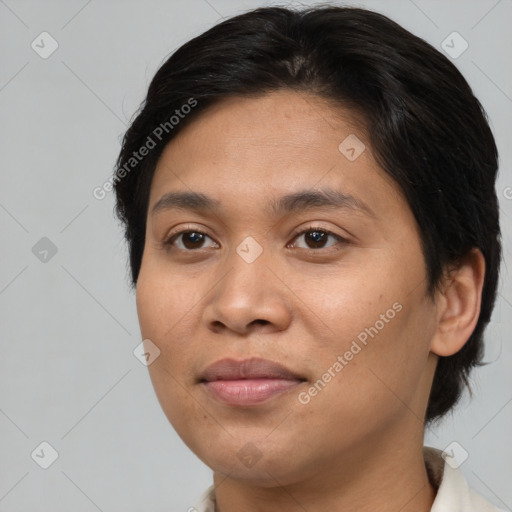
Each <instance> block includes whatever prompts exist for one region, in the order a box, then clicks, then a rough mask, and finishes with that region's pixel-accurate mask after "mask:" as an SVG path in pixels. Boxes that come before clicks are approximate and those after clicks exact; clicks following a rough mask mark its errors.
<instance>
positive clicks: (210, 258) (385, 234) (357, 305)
mask: <svg viewBox="0 0 512 512" xmlns="http://www.w3.org/2000/svg"><path fill="white" fill-rule="evenodd" d="M358 126H359V124H358V123H357V122H356V119H355V118H354V117H353V116H352V115H351V114H350V113H349V112H348V111H346V110H343V109H340V108H338V109H333V108H332V106H328V105H327V104H326V103H325V102H324V101H323V100H321V99H320V98H317V97H315V96H312V95H308V94H304V93H297V92H292V91H279V92H274V93H271V94H268V95H265V96H262V97H259V98H250V99H247V98H246V99H243V98H229V99H227V100H222V102H220V103H218V104H216V105H214V106H213V107H210V109H209V110H208V113H207V115H206V114H205V113H203V114H201V115H200V116H199V117H198V118H196V119H195V120H194V121H193V122H192V123H190V124H189V125H188V126H186V127H185V128H184V129H183V131H182V132H180V133H179V134H178V136H177V137H176V138H174V139H173V140H172V141H171V142H170V143H169V144H168V145H167V147H166V148H165V150H164V152H163V154H162V156H161V158H160V160H159V162H158V165H157V168H156V171H155V175H154V178H153V181H152V184H151V191H150V200H149V210H148V212H149V213H148V216H147V233H146V241H145V249H144V255H143V260H142V267H141V271H140V275H139V279H138V284H137V295H136V297H137V311H138V316H139V322H140V326H141V333H142V336H143V338H145V339H150V340H151V341H152V342H153V343H154V344H155V345H156V346H157V347H158V348H159V350H160V351H161V352H160V355H159V357H158V358H157V359H155V361H154V362H153V363H152V364H151V365H150V366H149V372H150V376H151V380H152V383H153V386H154V388H155V391H156V394H157V396H158V400H159V402H160V404H161V406H162V409H163V411H164V412H165V414H166V416H167V418H168V419H169V421H170V422H171V424H172V425H173V427H174V428H175V430H176V431H177V433H178V434H179V436H180V437H181V438H182V439H183V441H184V442H185V443H186V444H187V445H188V446H189V448H190V449H191V450H192V451H193V452H194V453H195V454H196V455H197V456H198V457H199V458H200V459H201V460H202V461H204V462H205V464H207V465H208V466H209V467H210V468H212V470H213V472H214V483H215V486H216V497H217V510H218V511H221V512H230V511H239V510H245V511H248V512H252V511H274V510H276V511H277V510H279V511H299V510H300V511H304V510H307V511H310V512H314V511H320V510H327V509H330V510H343V511H359V512H361V511H367V510H368V511H370V510H371V511H375V510H379V511H384V512H385V511H388V510H389V511H395V512H396V511H397V510H401V511H402V512H407V511H415V512H418V511H428V510H430V508H431V506H432V502H433V500H434V497H435V489H434V488H433V487H432V486H431V485H430V483H429V481H428V477H427V473H426V470H425V466H424V461H423V456H422V446H423V434H424V421H423V419H424V414H425V409H426V405H427V400H428V394H429V391H430V387H431V383H432V378H433V375H434V370H435V367H436V362H437V357H438V356H439V355H450V354H453V353H455V352H457V351H458V350H459V349H460V348H461V347H462V346H463V344H464V343H465V342H466V341H467V339H468V338H469V336H470V334H471V333H472V331H473V329H474V327H475V325H476V322H477V320H478V314H479V311H480V296H481V290H482V284H483V277H484V262H483V257H482V255H481V253H480V252H479V251H478V250H474V251H472V252H471V253H470V254H469V255H468V257H467V258H466V260H465V261H464V262H463V263H462V264H461V265H460V267H459V268H458V269H455V270H454V271H452V273H451V274H450V275H448V276H447V278H446V280H445V281H444V282H443V285H442V286H441V288H440V291H439V292H437V294H436V297H435V300H431V299H430V298H429V297H428V296H427V293H426V285H427V282H426V268H425V262H424V258H423V255H422V251H421V247H420V236H419V231H418V227H417V224H416V222H415V219H414V217H413V215H412V212H411V210H410V208H409V206H408V204H407V202H406V200H405V199H404V197H403V195H402V193H401V190H400V189H399V187H398V185H397V184H396V183H395V182H394V181H393V180H392V179H391V178H390V177H389V176H388V175H387V174H386V173H385V172H384V171H383V170H382V169H381V168H380V167H379V166H378V165H377V164H376V162H375V160H374V158H373V156H372V152H371V148H370V145H369V142H368V140H367V138H366V137H365V135H364V130H361V129H359V128H358ZM350 134H355V135H356V136H357V137H358V138H359V139H360V140H361V141H362V142H364V144H365V145H366V150H365V151H364V152H363V153H362V154H361V155H360V156H359V157H358V158H357V159H355V160H354V161H350V160H349V159H348V158H346V156H345V155H344V154H342V153H341V152H340V151H339V150H338V146H339V144H340V142H341V141H343V140H344V139H345V138H346V137H347V136H348V135H350ZM327 186H328V187H331V188H334V189H336V190H339V191H342V192H344V193H346V194H351V195H353V196H355V197H356V198H358V199H359V200H361V201H364V203H366V205H368V206H369V207H370V208H371V210H372V211H373V214H374V215H369V214H366V213H364V212H362V211H358V210H353V209H349V208H332V207H315V208H311V209H302V210H301V211H299V212H295V213H292V214H286V213H283V214H280V215H278V216H275V215H273V214H271V213H270V212H268V211H267V210H266V209H265V205H266V204H267V202H268V201H269V200H271V199H275V198H278V197H280V196H282V195H284V194H288V193H290V192H294V191H298V190H303V189H307V190H317V189H320V188H323V187H327ZM170 191H189V192H190V191H194V192H201V193H204V194H206V195H208V196H211V197H213V198H215V199H217V200H219V201H220V204H221V206H220V209H219V210H218V211H215V212H213V211H208V210H206V211H192V210H182V209H167V210H162V211H159V212H158V213H156V214H154V215H153V214H152V213H151V210H152V208H153V206H154V205H155V204H156V202H157V201H158V200H159V199H160V198H161V197H162V196H163V195H164V194H165V193H167V192H170ZM311 225H314V226H315V227H316V228H317V229H323V230H328V231H331V232H333V233H334V234H335V235H337V236H340V237H342V238H344V239H345V241H340V240H339V239H337V238H336V237H332V236H331V237H329V238H328V239H327V240H325V242H324V243H323V244H324V245H322V244H317V245H315V243H314V239H311V237H310V236H308V233H302V234H298V235H297V236H294V234H295V233H296V232H297V231H300V232H303V231H304V230H307V229H310V228H311ZM187 230H188V231H196V232H197V231H200V232H204V233H206V235H207V236H206V237H204V240H203V241H202V242H201V241H199V242H197V240H195V241H194V239H192V240H191V238H190V236H188V237H187V235H186V234H185V235H183V236H178V237H177V239H174V246H173V245H167V246H166V245H165V243H164V242H165V240H166V239H168V238H169V235H172V234H173V233H175V232H176V231H187ZM189 235H190V233H189ZM247 236H251V237H253V238H254V239H255V240H256V241H257V242H258V243H259V245H260V246H261V248H262V249H263V252H262V253H261V254H260V255H259V257H258V258H257V259H255V261H253V262H252V263H248V262H247V261H245V260H244V259H243V258H242V257H241V256H240V255H239V253H237V251H236V248H237V247H238V246H239V245H240V244H241V242H242V241H243V240H244V239H245V238H246V237H247ZM185 244H188V245H185ZM194 244H195V245H194ZM190 247H192V248H190ZM194 247H197V248H194ZM308 247H309V248H310V250H309V251H308V250H307V249H308ZM394 303H399V304H400V305H401V306H402V308H401V310H400V311H399V312H396V314H395V315H394V318H392V319H391V320H388V322H386V323H385V325H384V327H383V328H382V329H380V330H379V332H378V334H377V335H375V337H374V338H369V340H368V343H367V345H366V346H362V349H361V350H360V351H359V352H358V353H357V354H356V355H354V357H353V359H352V360H350V361H348V362H347V364H346V365H344V366H343V369H342V370H341V371H339V372H337V373H336V376H335V377H333V378H332V379H331V380H330V382H328V384H327V385H326V386H325V387H323V388H322V389H321V391H319V392H317V394H316V395H315V396H313V397H311V399H310V401H309V402H308V403H307V404H304V403H301V402H300V401H299V400H298V395H299V393H300V392H307V391H308V389H310V388H311V386H312V385H313V384H314V383H315V382H317V380H318V379H319V378H321V377H322V375H323V374H325V372H326V371H327V370H328V369H329V368H332V366H333V363H334V362H335V361H336V360H337V357H338V356H339V355H343V354H345V352H347V350H349V348H350V346H351V343H352V341H353V340H355V339H357V335H358V334H359V333H361V332H362V331H364V329H365V328H368V327H370V326H374V325H375V324H376V321H377V320H379V319H380V318H381V316H380V315H382V314H385V313H386V311H387V310H389V309H390V308H392V305H393V304H394ZM252 356H256V357H262V358H265V359H270V360H272V361H275V362H278V363H281V364H283V365H284V366H286V367H288V368H289V369H290V370H292V371H294V372H296V373H298V374H300V375H301V376H302V377H304V378H305V379H306V382H303V383H301V384H299V385H298V386H296V387H294V388H292V389H290V390H288V391H286V392H284V393H282V394H280V395H278V396H275V397H273V398H271V399H269V400H267V401H266V402H264V403H262V404H260V405H258V406H256V407H245V408H244V407H233V406H229V405H226V404H221V403H220V402H218V401H216V400H213V399H212V398H211V396H209V395H208V394H207V393H206V392H205V390H204V389H203V386H202V385H201V384H199V383H198V376H199V374H200V373H201V372H202V371H203V370H204V369H205V368H206V367H207V366H208V365H210V364H211V363H213V362H215V361H218V360H219V359H223V358H225V357H231V358H234V359H238V360H240V359H244V358H248V357H252ZM302 396H304V395H302ZM247 443H252V445H253V446H252V445H251V448H248V447H247ZM244 447H245V448H244ZM241 449H242V450H246V451H247V450H250V451H251V453H253V452H254V454H256V455H257V456H258V457H259V459H258V460H257V461H256V462H255V463H254V464H253V465H252V466H251V467H247V466H246V465H245V464H244V463H243V461H242V460H241V458H240V457H239V456H237V453H238V452H239V450H241ZM242 453H245V452H244V451H242Z"/></svg>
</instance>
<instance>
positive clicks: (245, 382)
mask: <svg viewBox="0 0 512 512" xmlns="http://www.w3.org/2000/svg"><path fill="white" fill-rule="evenodd" d="M301 383H302V381H299V380H285V379H240V380H215V381H210V382H204V383H203V384H204V386H205V387H206V389H208V391H209V392H210V393H211V394H212V395H213V396H214V397H215V398H217V399H218V400H220V401H221V402H223V403H226V404H229V405H239V406H242V405H254V404H259V403H261V402H264V401H265V400H268V399H269V398H271V397H273V396H276V395H279V394H281V393H284V392H285V391H287V390H289V389H291V388H293V387H295V386H297V385H298V384H301Z"/></svg>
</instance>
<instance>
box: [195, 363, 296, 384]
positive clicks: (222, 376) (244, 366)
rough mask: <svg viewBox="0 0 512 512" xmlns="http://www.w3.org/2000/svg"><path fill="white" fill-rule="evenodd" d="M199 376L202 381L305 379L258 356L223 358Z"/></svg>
mask: <svg viewBox="0 0 512 512" xmlns="http://www.w3.org/2000/svg"><path fill="white" fill-rule="evenodd" d="M199 378H200V381H201V382H205V381H207V382H210V381H215V380H240V379H287V380H305V379H304V378H303V377H301V376H299V375H297V374H296V373H294V372H292V371H291V370H289V369H288V368H286V367H285V366H283V365H281V364H279V363H275V362H273V361H269V360H268V359H261V358H256V357H253V358H251V359H243V360H241V361H237V360H235V359H221V360H219V361H216V362H215V363H213V364H211V365H210V366H208V367H207V368H206V369H205V370H204V371H203V372H202V373H201V375H200V377H199Z"/></svg>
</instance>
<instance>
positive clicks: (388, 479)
mask: <svg viewBox="0 0 512 512" xmlns="http://www.w3.org/2000/svg"><path fill="white" fill-rule="evenodd" d="M407 429H408V430H405V432H408V433H409V434H408V435H409V437H410V439H406V438H405V437H404V435H406V434H405V432H398V433H397V432H395V435H393V436H389V437H388V436H384V438H383V437H379V440H378V441H377V442H373V443H372V442H368V440H366V441H365V442H363V443H361V446H360V447H357V448H351V449H350V452H347V453H343V454H341V455H340V454H335V456H333V457H332V458H326V459H324V460H321V461H313V462H312V465H311V466H310V467H313V468H314V471H313V472H312V474H311V473H309V474H307V475H306V474H305V475H304V478H302V479H300V478H296V479H294V481H290V482H286V483H282V482H280V478H279V477H276V476H275V475H272V469H271V468H268V474H269V481H268V482H265V483H264V484H263V485H262V484H261V482H260V483H258V484H254V483H252V482H251V481H248V480H243V481H242V480H235V479H233V478H230V477H229V476H228V477H226V476H224V475H221V474H218V473H214V485H215V489H216V490H215V494H216V500H217V507H216V512H235V511H240V510H244V511H245V512H271V511H274V510H275V511H279V512H299V511H300V512H304V510H307V511H308V512H319V511H325V510H339V511H343V512H356V511H357V512H370V511H371V512H374V511H375V510H379V512H396V511H397V510H400V512H428V511H430V510H431V507H432V503H433V501H434V498H435V494H436V490H435V489H434V488H433V487H432V485H431V484H430V482H429V479H428V475H427V471H426V468H425V463H424V459H423V425H419V424H418V425H417V426H416V429H415V432H414V433H413V434H412V435H411V425H408V427H407Z"/></svg>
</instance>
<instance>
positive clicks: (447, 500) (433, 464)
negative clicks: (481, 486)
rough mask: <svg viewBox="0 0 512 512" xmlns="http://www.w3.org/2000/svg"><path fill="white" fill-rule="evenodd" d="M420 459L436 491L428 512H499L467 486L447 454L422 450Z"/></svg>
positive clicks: (499, 511)
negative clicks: (421, 458)
mask: <svg viewBox="0 0 512 512" xmlns="http://www.w3.org/2000/svg"><path fill="white" fill-rule="evenodd" d="M423 458H424V460H425V467H426V469H427V473H428V476H429V479H430V482H431V484H432V485H433V486H434V487H435V488H437V494H436V498H435V500H434V503H433V505H432V508H431V512H503V511H502V510H501V509H499V508H497V507H496V506H494V505H493V504H492V503H490V502H489V501H487V500H486V499H485V498H484V497H483V496H481V495H480V494H478V493H477V492H476V491H474V490H473V489H471V488H470V487H469V486H468V484H467V482H466V479H465V478H464V475H463V474H462V472H461V470H460V469H459V467H458V466H457V464H456V462H455V459H453V458H452V457H450V455H449V454H447V453H443V452H442V451H441V450H438V449H436V448H431V447H429V446H425V447H424V448H423Z"/></svg>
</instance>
